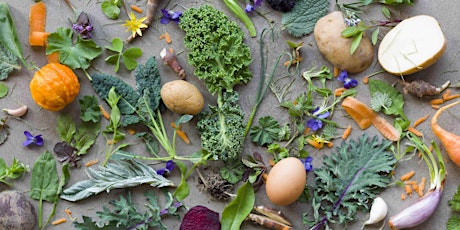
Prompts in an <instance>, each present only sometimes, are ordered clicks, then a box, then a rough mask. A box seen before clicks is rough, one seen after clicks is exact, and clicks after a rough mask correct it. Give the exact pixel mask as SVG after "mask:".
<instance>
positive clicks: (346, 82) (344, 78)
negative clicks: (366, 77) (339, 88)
mask: <svg viewBox="0 0 460 230" xmlns="http://www.w3.org/2000/svg"><path fill="white" fill-rule="evenodd" d="M337 80H339V81H341V82H343V87H344V88H345V89H350V88H354V87H356V86H357V85H358V81H357V80H356V79H354V78H351V77H349V76H348V72H347V71H346V70H343V71H342V72H340V74H339V76H338V77H337Z"/></svg>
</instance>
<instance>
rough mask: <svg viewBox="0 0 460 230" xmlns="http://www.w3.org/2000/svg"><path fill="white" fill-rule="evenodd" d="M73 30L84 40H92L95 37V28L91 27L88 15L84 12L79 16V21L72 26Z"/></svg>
mask: <svg viewBox="0 0 460 230" xmlns="http://www.w3.org/2000/svg"><path fill="white" fill-rule="evenodd" d="M72 29H73V30H74V31H75V32H77V33H79V34H80V35H81V38H83V39H91V38H92V37H93V35H92V34H91V32H92V31H93V30H94V27H93V26H92V25H91V22H90V20H89V17H88V15H87V14H86V13H84V12H81V13H80V15H78V18H77V21H76V22H75V23H74V24H73V25H72Z"/></svg>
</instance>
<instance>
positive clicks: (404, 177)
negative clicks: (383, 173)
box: [399, 170, 415, 181]
mask: <svg viewBox="0 0 460 230" xmlns="http://www.w3.org/2000/svg"><path fill="white" fill-rule="evenodd" d="M414 175H415V171H414V170H412V171H410V172H408V173H406V174H404V175H402V176H401V177H400V178H399V179H400V180H402V181H407V180H409V179H410V178H411V177H412V176H414Z"/></svg>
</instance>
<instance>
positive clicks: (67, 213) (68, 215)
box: [64, 208, 73, 220]
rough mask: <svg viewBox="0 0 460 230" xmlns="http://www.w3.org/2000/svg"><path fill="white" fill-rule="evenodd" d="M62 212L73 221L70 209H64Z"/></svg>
mask: <svg viewBox="0 0 460 230" xmlns="http://www.w3.org/2000/svg"><path fill="white" fill-rule="evenodd" d="M64 212H65V214H66V215H67V217H68V218H69V219H71V220H73V217H72V211H70V209H68V208H66V209H64Z"/></svg>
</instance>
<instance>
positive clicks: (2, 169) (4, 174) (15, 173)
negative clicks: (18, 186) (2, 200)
mask: <svg viewBox="0 0 460 230" xmlns="http://www.w3.org/2000/svg"><path fill="white" fill-rule="evenodd" d="M28 170H29V168H28V167H27V166H26V165H24V164H23V163H21V162H19V161H18V160H17V159H16V158H13V163H12V164H11V166H9V167H8V165H6V163H5V160H3V158H0V183H4V184H6V185H10V186H11V185H12V184H11V183H9V182H8V181H7V179H11V180H14V179H18V178H20V177H22V175H24V172H26V171H28Z"/></svg>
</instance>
